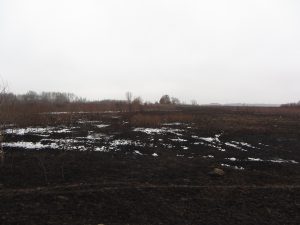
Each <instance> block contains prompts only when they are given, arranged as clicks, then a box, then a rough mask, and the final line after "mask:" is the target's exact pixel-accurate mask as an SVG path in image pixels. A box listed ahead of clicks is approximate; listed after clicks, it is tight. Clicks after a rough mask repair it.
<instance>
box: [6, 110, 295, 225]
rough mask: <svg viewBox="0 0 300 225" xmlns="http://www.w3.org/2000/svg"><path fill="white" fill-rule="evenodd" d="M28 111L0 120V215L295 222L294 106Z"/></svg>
mask: <svg viewBox="0 0 300 225" xmlns="http://www.w3.org/2000/svg"><path fill="white" fill-rule="evenodd" d="M36 118H37V120H36V121H35V122H34V123H33V122H30V123H27V124H26V123H23V124H11V125H9V126H6V127H5V129H4V134H5V141H4V143H3V147H4V150H5V162H4V165H3V166H2V167H1V168H0V173H1V176H0V184H1V190H0V200H1V204H0V215H1V216H0V220H1V221H2V224H299V221H300V218H299V212H300V152H299V150H300V110H297V109H293V110H291V109H284V108H242V107H240V108H233V107H189V108H177V109H176V110H173V111H151V112H136V113H121V112H106V113H44V114H39V115H36ZM24 120H25V118H24ZM216 168H217V169H220V170H222V171H224V174H214V173H212V171H214V170H215V169H216Z"/></svg>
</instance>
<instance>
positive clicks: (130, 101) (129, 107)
mask: <svg viewBox="0 0 300 225" xmlns="http://www.w3.org/2000/svg"><path fill="white" fill-rule="evenodd" d="M126 100H127V104H128V111H129V112H131V103H132V93H131V92H129V91H128V92H126Z"/></svg>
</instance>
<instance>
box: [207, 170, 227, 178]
mask: <svg viewBox="0 0 300 225" xmlns="http://www.w3.org/2000/svg"><path fill="white" fill-rule="evenodd" d="M208 174H209V175H210V176H213V177H222V176H224V175H225V172H224V170H222V169H219V168H214V169H213V170H212V171H210V172H209V173H208Z"/></svg>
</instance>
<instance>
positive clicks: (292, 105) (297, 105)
mask: <svg viewBox="0 0 300 225" xmlns="http://www.w3.org/2000/svg"><path fill="white" fill-rule="evenodd" d="M281 107H300V101H299V102H295V103H287V104H282V105H281Z"/></svg>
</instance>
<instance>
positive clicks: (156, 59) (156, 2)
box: [0, 0, 300, 103]
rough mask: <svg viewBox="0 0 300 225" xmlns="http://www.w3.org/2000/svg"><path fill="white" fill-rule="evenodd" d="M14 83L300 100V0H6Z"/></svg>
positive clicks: (152, 95)
mask: <svg viewBox="0 0 300 225" xmlns="http://www.w3.org/2000/svg"><path fill="white" fill-rule="evenodd" d="M0 74H1V76H2V78H3V79H4V80H6V81H7V82H8V83H9V86H10V90H11V91H13V92H17V93H24V92H26V91H27V90H35V91H38V92H39V91H64V92H73V93H75V94H77V95H80V96H82V97H87V98H90V99H103V98H118V99H123V98H125V92H126V91H128V90H129V91H131V92H133V94H134V95H135V96H141V97H142V98H143V99H144V100H151V101H153V100H158V99H159V97H160V96H161V95H163V94H170V95H172V96H176V97H178V98H180V99H181V100H183V101H186V102H189V101H190V100H191V99H196V100H197V101H198V103H210V102H219V103H232V102H247V103H284V102H293V101H298V100H300V1H299V0H247V1H246V0H227V1H224V0H205V1H204V0H194V1H192V0H169V1H166V0H148V1H145V0H47V1H46V0H26V1H24V0H0Z"/></svg>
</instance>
